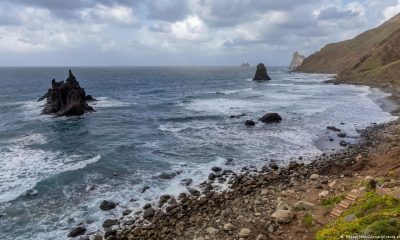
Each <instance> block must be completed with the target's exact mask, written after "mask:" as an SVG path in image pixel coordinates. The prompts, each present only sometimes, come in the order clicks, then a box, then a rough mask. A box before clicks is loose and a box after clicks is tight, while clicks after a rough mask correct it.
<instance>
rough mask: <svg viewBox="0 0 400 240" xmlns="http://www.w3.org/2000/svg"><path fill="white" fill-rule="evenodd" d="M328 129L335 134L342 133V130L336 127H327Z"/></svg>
mask: <svg viewBox="0 0 400 240" xmlns="http://www.w3.org/2000/svg"><path fill="white" fill-rule="evenodd" d="M326 129H328V130H331V131H334V132H340V131H342V130H340V129H339V128H337V127H335V126H327V127H326Z"/></svg>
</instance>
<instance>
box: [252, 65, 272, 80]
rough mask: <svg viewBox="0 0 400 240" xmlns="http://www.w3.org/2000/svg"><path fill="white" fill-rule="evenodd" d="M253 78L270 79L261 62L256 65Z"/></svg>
mask: <svg viewBox="0 0 400 240" xmlns="http://www.w3.org/2000/svg"><path fill="white" fill-rule="evenodd" d="M253 80H271V78H270V77H269V76H268V73H267V68H266V67H265V65H264V64H263V63H260V64H258V65H257V71H256V74H255V75H254V78H253Z"/></svg>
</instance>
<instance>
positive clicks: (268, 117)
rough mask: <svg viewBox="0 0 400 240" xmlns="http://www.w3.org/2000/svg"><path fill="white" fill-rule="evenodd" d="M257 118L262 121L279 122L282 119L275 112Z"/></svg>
mask: <svg viewBox="0 0 400 240" xmlns="http://www.w3.org/2000/svg"><path fill="white" fill-rule="evenodd" d="M259 120H260V121H261V122H263V123H279V122H281V121H282V117H281V116H280V115H279V114H277V113H267V114H265V115H264V116H263V117H262V118H260V119H259Z"/></svg>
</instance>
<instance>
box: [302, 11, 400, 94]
mask: <svg viewBox="0 0 400 240" xmlns="http://www.w3.org/2000/svg"><path fill="white" fill-rule="evenodd" d="M296 71H299V72H312V73H336V74H338V76H337V77H336V82H338V83H342V82H343V83H355V84H363V85H369V86H378V87H388V88H390V86H393V87H399V86H400V78H399V77H398V76H399V75H400V14H397V15H396V16H394V17H393V18H392V19H390V20H388V21H387V22H385V23H383V24H381V25H380V26H379V27H377V28H374V29H371V30H369V31H366V32H364V33H362V34H360V35H358V36H356V37H355V38H353V39H350V40H346V41H343V42H338V43H331V44H328V45H326V46H324V47H323V48H322V49H321V50H319V51H317V52H315V53H314V54H312V55H311V56H308V57H307V58H306V59H304V62H303V64H302V65H301V66H299V67H298V68H297V69H296Z"/></svg>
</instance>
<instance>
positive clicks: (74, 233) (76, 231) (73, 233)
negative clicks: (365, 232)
mask: <svg viewBox="0 0 400 240" xmlns="http://www.w3.org/2000/svg"><path fill="white" fill-rule="evenodd" d="M85 232H86V228H85V227H82V226H78V227H76V228H74V229H72V230H71V231H70V232H69V233H68V237H70V238H73V237H77V236H80V235H83V234H85Z"/></svg>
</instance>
